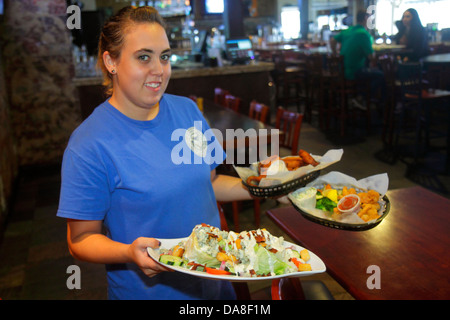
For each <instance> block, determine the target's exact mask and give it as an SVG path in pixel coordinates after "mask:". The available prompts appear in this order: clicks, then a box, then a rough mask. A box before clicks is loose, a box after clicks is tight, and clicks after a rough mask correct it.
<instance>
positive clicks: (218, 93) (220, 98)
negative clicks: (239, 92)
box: [214, 87, 230, 107]
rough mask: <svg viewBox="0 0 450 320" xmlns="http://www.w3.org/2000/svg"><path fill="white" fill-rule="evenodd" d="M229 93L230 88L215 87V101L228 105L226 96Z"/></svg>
mask: <svg viewBox="0 0 450 320" xmlns="http://www.w3.org/2000/svg"><path fill="white" fill-rule="evenodd" d="M229 93H230V92H229V91H228V90H225V89H222V88H219V87H217V88H214V102H215V103H217V104H220V105H222V106H224V107H226V105H225V96H226V95H227V94H229Z"/></svg>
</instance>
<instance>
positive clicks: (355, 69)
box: [330, 11, 385, 97]
mask: <svg viewBox="0 0 450 320" xmlns="http://www.w3.org/2000/svg"><path fill="white" fill-rule="evenodd" d="M368 17H369V15H368V14H367V13H366V12H364V11H360V12H358V14H357V16H356V22H357V24H356V25H355V26H352V27H350V28H348V29H347V30H343V31H341V32H340V33H339V34H337V35H335V36H334V37H332V38H331V39H330V45H331V49H332V51H333V54H336V53H337V47H338V46H337V44H339V47H340V54H341V55H342V56H344V70H345V78H346V79H348V80H358V81H360V80H361V81H369V82H370V83H371V92H372V94H373V93H374V92H376V91H377V90H381V95H380V96H381V97H383V96H384V94H383V92H384V91H385V81H384V75H383V72H382V71H381V70H379V69H377V68H369V67H368V65H369V64H368V62H370V64H371V65H373V66H375V59H374V51H373V48H372V44H373V38H372V36H371V35H370V33H369V32H368V31H367V30H366V25H367V18H368Z"/></svg>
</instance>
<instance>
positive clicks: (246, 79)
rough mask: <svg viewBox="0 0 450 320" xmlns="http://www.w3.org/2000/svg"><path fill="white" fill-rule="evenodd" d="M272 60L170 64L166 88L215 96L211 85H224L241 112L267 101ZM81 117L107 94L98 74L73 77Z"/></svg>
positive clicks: (178, 92)
mask: <svg viewBox="0 0 450 320" xmlns="http://www.w3.org/2000/svg"><path fill="white" fill-rule="evenodd" d="M273 69H274V64H273V63H269V62H255V63H251V64H246V65H228V66H223V67H190V68H179V67H176V68H173V69H172V76H171V79H170V81H169V85H168V87H167V90H166V92H167V93H171V94H176V95H181V96H189V95H191V94H193V95H197V96H200V97H204V98H206V99H210V100H213V99H214V88H215V87H221V88H223V89H227V90H228V91H230V93H231V94H233V95H235V96H238V97H240V98H241V99H242V106H241V112H243V113H247V112H248V108H249V104H250V101H251V100H252V99H256V100H258V101H259V102H261V103H265V104H267V105H270V101H271V92H272V91H271V90H269V89H270V81H271V77H270V72H271V71H272V70H273ZM73 82H74V84H75V86H76V87H77V89H78V92H79V97H80V106H81V113H82V117H83V119H85V118H86V117H87V116H88V115H89V114H90V113H91V112H92V110H93V109H94V108H95V107H96V106H97V105H99V104H100V103H101V102H103V101H104V100H105V99H106V97H105V96H104V95H103V91H102V78H101V77H75V78H74V79H73Z"/></svg>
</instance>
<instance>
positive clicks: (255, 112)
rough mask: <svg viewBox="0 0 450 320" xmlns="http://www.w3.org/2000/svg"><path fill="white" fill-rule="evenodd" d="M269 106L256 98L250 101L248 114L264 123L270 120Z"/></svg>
mask: <svg viewBox="0 0 450 320" xmlns="http://www.w3.org/2000/svg"><path fill="white" fill-rule="evenodd" d="M268 115H269V107H268V106H267V105H265V104H263V103H259V102H258V101H256V100H252V101H251V102H250V109H249V113H248V116H249V117H250V118H252V119H255V120H258V121H261V122H262V123H267V122H268V117H267V116H268Z"/></svg>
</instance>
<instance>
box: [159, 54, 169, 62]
mask: <svg viewBox="0 0 450 320" xmlns="http://www.w3.org/2000/svg"><path fill="white" fill-rule="evenodd" d="M170 57H171V54H170V53H168V54H163V55H162V56H161V60H163V61H169V60H170Z"/></svg>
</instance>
